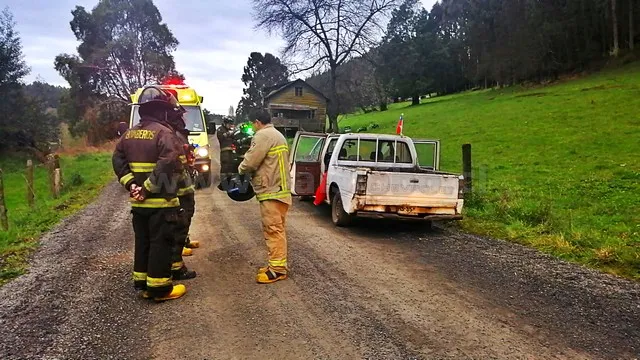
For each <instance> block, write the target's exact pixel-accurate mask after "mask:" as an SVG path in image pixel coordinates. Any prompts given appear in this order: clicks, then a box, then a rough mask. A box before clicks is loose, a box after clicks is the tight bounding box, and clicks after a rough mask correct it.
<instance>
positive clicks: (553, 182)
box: [340, 63, 640, 280]
mask: <svg viewBox="0 0 640 360" xmlns="http://www.w3.org/2000/svg"><path fill="white" fill-rule="evenodd" d="M639 88H640V64H637V63H636V64H631V65H627V66H626V67H623V68H620V69H616V70H613V71H606V72H602V73H598V74H595V75H592V76H589V77H585V78H582V79H578V80H571V81H565V82H561V83H559V84H555V85H552V86H548V87H541V88H532V89H527V88H523V87H516V88H505V89H499V90H488V91H476V92H467V93H463V94H456V95H451V96H443V97H436V98H432V99H424V100H422V104H421V105H418V106H409V104H408V103H403V104H393V105H391V106H390V110H389V111H386V112H375V113H368V114H354V115H348V116H345V117H343V118H342V119H341V122H340V127H341V128H343V127H345V126H350V127H351V128H352V129H358V128H360V127H367V126H368V125H369V124H371V123H375V124H378V125H379V127H378V128H377V129H373V130H371V131H374V132H381V133H395V128H396V124H397V121H398V119H399V117H400V114H401V113H404V134H405V135H407V136H410V137H412V138H437V139H440V140H441V141H442V160H441V167H442V169H443V170H448V171H454V172H457V173H462V153H461V145H462V144H464V143H471V144H472V155H473V167H474V176H475V177H476V179H475V183H474V186H475V190H476V192H475V195H474V196H473V197H472V198H471V199H470V201H468V202H467V204H466V210H465V213H466V219H465V220H463V221H462V222H461V225H462V227H463V229H465V230H467V231H470V232H473V233H477V234H482V235H489V236H494V237H499V238H503V239H508V240H511V241H514V242H518V243H521V244H525V245H528V246H532V247H534V248H537V249H539V250H542V251H544V252H547V253H551V254H553V255H556V256H558V257H560V258H562V259H566V260H570V261H575V262H579V263H582V264H586V265H588V266H590V267H595V268H598V269H601V270H604V271H607V272H610V273H613V274H617V275H621V276H624V277H628V278H634V279H636V280H637V279H640V215H639V214H640V158H639V157H638V154H640V143H639V142H638V139H639V138H640V115H638V112H637V109H638V108H639V107H640V96H638V89H639Z"/></svg>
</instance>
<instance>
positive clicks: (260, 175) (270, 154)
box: [238, 124, 291, 205]
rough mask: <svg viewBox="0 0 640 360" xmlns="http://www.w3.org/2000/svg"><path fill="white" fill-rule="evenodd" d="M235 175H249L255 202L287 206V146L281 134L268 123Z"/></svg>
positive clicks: (254, 139) (289, 197)
mask: <svg viewBox="0 0 640 360" xmlns="http://www.w3.org/2000/svg"><path fill="white" fill-rule="evenodd" d="M238 172H239V173H240V174H247V173H253V176H252V178H251V184H252V186H253V190H254V191H255V192H256V198H257V199H258V201H264V200H278V201H282V202H284V203H287V204H289V205H290V204H291V189H290V188H289V186H290V183H291V176H290V169H289V146H288V145H287V139H285V137H284V135H282V133H280V131H278V130H277V129H276V128H275V127H273V125H272V124H268V125H266V126H265V127H264V128H262V129H260V130H258V131H257V132H256V134H255V135H254V137H253V139H252V140H251V147H250V148H249V150H248V151H247V153H246V154H245V155H244V160H243V161H242V163H241V164H240V166H239V167H238Z"/></svg>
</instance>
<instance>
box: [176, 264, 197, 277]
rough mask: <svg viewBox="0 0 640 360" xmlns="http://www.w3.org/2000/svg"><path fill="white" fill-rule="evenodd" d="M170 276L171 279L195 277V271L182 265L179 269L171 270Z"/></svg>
mask: <svg viewBox="0 0 640 360" xmlns="http://www.w3.org/2000/svg"><path fill="white" fill-rule="evenodd" d="M171 277H172V278H173V280H189V279H193V278H195V277H196V272H195V271H193V270H189V269H187V267H186V266H183V267H181V268H180V269H179V270H171Z"/></svg>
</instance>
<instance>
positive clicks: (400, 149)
mask: <svg viewBox="0 0 640 360" xmlns="http://www.w3.org/2000/svg"><path fill="white" fill-rule="evenodd" d="M396 163H399V164H411V163H413V159H412V158H411V151H409V145H407V143H405V142H401V141H398V143H397V144H396Z"/></svg>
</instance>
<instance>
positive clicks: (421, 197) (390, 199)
mask: <svg viewBox="0 0 640 360" xmlns="http://www.w3.org/2000/svg"><path fill="white" fill-rule="evenodd" d="M458 190H459V177H458V176H457V175H453V174H451V175H450V174H441V173H433V174H431V173H402V172H384V171H369V172H367V188H366V195H364V196H362V197H360V201H362V200H364V204H360V205H373V206H400V207H427V208H442V210H443V211H444V208H447V209H449V210H446V211H444V212H446V213H451V211H452V210H453V211H454V212H456V208H458V206H459V205H461V201H462V199H458Z"/></svg>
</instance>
